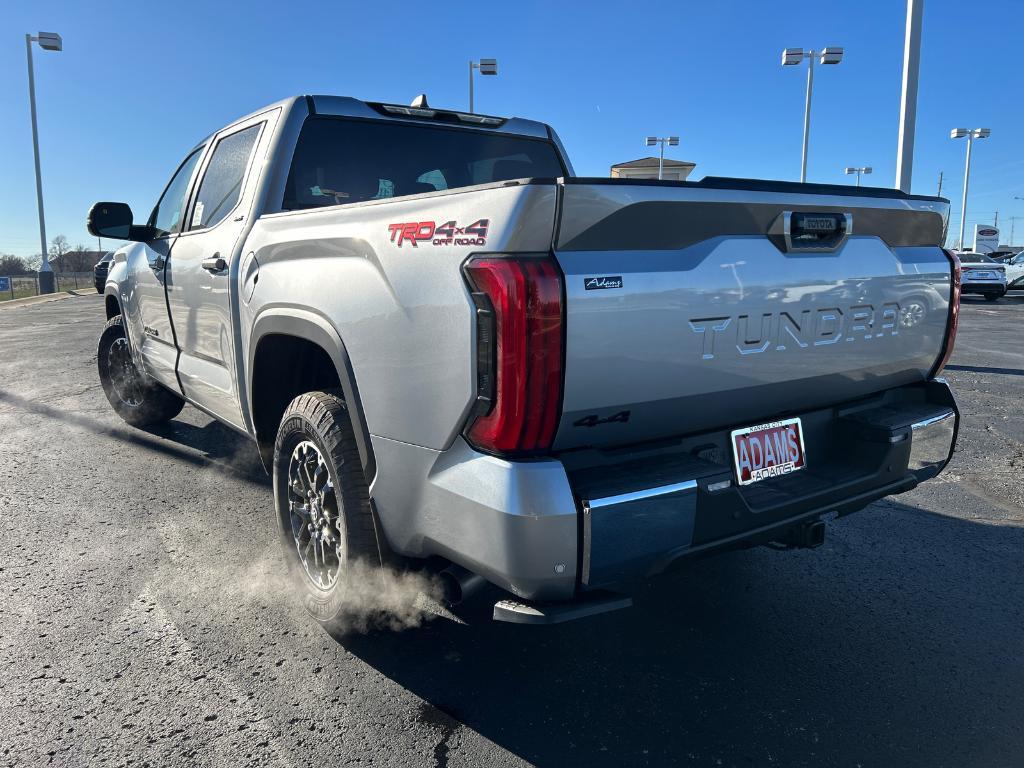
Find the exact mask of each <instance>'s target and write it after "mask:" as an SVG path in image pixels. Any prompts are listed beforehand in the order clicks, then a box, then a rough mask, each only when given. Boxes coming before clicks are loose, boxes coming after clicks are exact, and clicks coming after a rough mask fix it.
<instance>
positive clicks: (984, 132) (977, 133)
mask: <svg viewBox="0 0 1024 768" xmlns="http://www.w3.org/2000/svg"><path fill="white" fill-rule="evenodd" d="M991 135H992V131H991V130H990V129H988V128H954V129H953V130H951V131H950V132H949V138H951V139H962V138H963V137H964V136H966V137H967V162H966V164H965V165H964V199H963V202H962V203H961V205H960V243H959V245H958V246H957V250H958V251H962V250H963V249H964V226H965V225H966V224H967V187H968V185H969V183H970V181H971V147H972V146H974V140H975V139H987V138H988V137H989V136H991Z"/></svg>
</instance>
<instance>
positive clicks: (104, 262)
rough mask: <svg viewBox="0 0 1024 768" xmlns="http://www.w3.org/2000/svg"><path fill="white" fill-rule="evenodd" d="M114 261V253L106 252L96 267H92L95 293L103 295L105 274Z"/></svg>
mask: <svg viewBox="0 0 1024 768" xmlns="http://www.w3.org/2000/svg"><path fill="white" fill-rule="evenodd" d="M113 261H114V252H113V251H107V252H106V253H104V254H103V256H101V257H100V260H99V261H97V262H96V266H95V267H93V270H92V271H93V280H94V281H95V283H96V293H103V288H104V286H105V285H106V284H107V273H108V271H109V270H110V264H111V262H113Z"/></svg>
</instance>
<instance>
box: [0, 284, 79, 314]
mask: <svg viewBox="0 0 1024 768" xmlns="http://www.w3.org/2000/svg"><path fill="white" fill-rule="evenodd" d="M90 293H96V289H95V288H94V289H92V290H91V291H90V290H88V289H85V288H80V289H78V290H76V291H60V292H59V293H48V294H44V295H42V296H26V297H25V298H24V299H8V300H7V301H0V310H4V309H12V308H14V307H29V306H32V305H33V304H48V303H49V302H51V301H60V300H61V299H70V298H72V297H75V296H88V295H89V294H90ZM97 295H99V294H97Z"/></svg>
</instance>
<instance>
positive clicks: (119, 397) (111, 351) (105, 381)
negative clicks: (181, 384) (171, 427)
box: [96, 315, 185, 427]
mask: <svg viewBox="0 0 1024 768" xmlns="http://www.w3.org/2000/svg"><path fill="white" fill-rule="evenodd" d="M96 365H97V367H98V368H99V375H100V384H101V385H102V387H103V393H104V394H105V395H106V396H107V401H108V402H109V403H110V405H111V407H112V408H113V409H114V410H115V411H116V412H117V415H118V416H120V417H121V418H122V419H124V420H125V421H126V422H128V423H129V424H131V425H132V426H133V427H150V426H153V425H155V424H162V423H163V422H165V421H170V420H171V419H173V418H174V417H175V416H177V415H178V414H179V413H181V409H182V408H184V407H185V401H184V400H182V399H181V398H180V397H178V396H177V395H176V394H174V393H173V392H171V391H170V390H167V389H164V388H163V387H161V386H160V385H158V384H154V383H153V382H151V381H148V380H147V378H146V377H145V375H144V374H142V373H141V372H140V371H139V370H138V369H137V368H136V367H135V362H134V361H133V359H132V352H131V348H130V347H129V346H128V337H127V336H126V335H125V331H124V321H123V320H122V318H121V315H117V316H116V317H112V318H111V319H110V320H109V321H107V324H106V326H105V327H104V328H103V333H101V334H100V341H99V345H98V347H97V349H96Z"/></svg>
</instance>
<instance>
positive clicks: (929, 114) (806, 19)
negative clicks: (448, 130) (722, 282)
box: [0, 0, 1024, 255]
mask: <svg viewBox="0 0 1024 768" xmlns="http://www.w3.org/2000/svg"><path fill="white" fill-rule="evenodd" d="M904 14H905V4H904V2H902V0H843V1H838V0H837V1H834V2H830V1H829V0H773V1H772V2H768V1H767V0H745V1H743V2H740V1H739V0H736V1H733V2H729V1H728V0H717V1H716V2H681V1H680V0H674V2H658V1H656V0H647V2H635V1H634V2H622V3H612V2H598V1H597V0H591V2H580V3H577V2H552V1H551V0H548V1H547V2H529V1H527V0H516V1H515V2H510V3H498V2H489V3H488V2H479V1H478V2H465V3H461V2H460V3H444V2H434V3H422V2H402V3H399V2H374V3H368V2H359V3H355V2H345V1H343V0H333V1H332V2H327V3H325V2H316V3H306V2H301V1H300V0H290V1H289V2H280V1H277V2H267V1H265V0H254V2H248V3H245V4H241V3H237V4H236V3H232V2H218V3H210V2H195V1H194V0H181V1H180V2H176V3H166V2H153V3H150V2H137V0H132V1H129V2H104V0H96V2H88V3H86V2H77V1H75V2H72V1H70V0H67V1H66V2H50V1H48V0H35V1H34V2H33V3H13V4H11V3H8V4H5V8H4V9H3V10H2V11H0V20H2V23H0V30H2V33H0V71H2V72H3V73H4V77H3V78H2V80H0V114H2V115H3V120H0V179H2V181H0V252H13V253H17V254H19V255H29V254H32V253H36V252H38V250H39V248H38V230H37V224H36V209H35V186H34V178H33V170H32V138H31V131H30V127H29V110H28V93H27V76H26V71H25V69H26V67H25V44H24V37H23V36H24V33H25V32H35V31H38V30H40V29H42V30H47V31H49V30H53V31H57V32H60V33H61V34H62V35H63V36H64V45H65V50H64V51H63V52H62V53H51V52H46V51H41V50H38V49H37V50H36V51H35V62H36V88H37V95H38V108H39V123H40V141H41V147H42V163H43V184H44V192H45V199H46V212H47V235H48V236H49V237H50V238H52V237H53V236H54V235H57V234H64V235H66V236H67V238H68V239H69V240H70V241H71V243H72V245H74V244H75V243H79V242H81V243H84V244H86V245H87V246H94V245H95V239H92V238H90V237H89V235H88V234H87V233H86V231H85V227H84V221H85V216H86V213H87V211H88V208H89V206H90V204H91V203H92V202H94V201H96V200H104V199H105V200H124V201H126V202H128V203H130V204H131V205H132V207H133V209H134V210H135V212H136V216H137V217H138V218H144V217H145V215H147V214H148V211H149V209H150V208H151V207H152V205H153V203H154V201H155V199H156V196H157V194H158V193H159V191H160V189H161V187H162V186H163V184H164V183H165V182H166V180H167V177H168V176H169V175H170V173H171V171H172V170H173V168H174V166H175V165H176V164H177V163H178V161H179V160H180V159H181V158H182V157H183V155H184V153H185V151H186V150H187V149H188V148H189V147H190V146H192V145H193V144H194V143H195V142H196V141H197V140H198V139H200V138H201V137H202V136H204V135H206V134H207V133H209V132H210V131H212V130H214V129H216V128H218V127H219V126H221V125H223V124H225V123H227V122H229V121H230V120H232V119H233V118H235V117H237V116H240V115H242V114H244V113H246V112H249V111H251V110H253V109H255V108H257V107H259V106H262V105H263V104H266V103H269V102H271V101H274V100H276V99H279V98H282V97H284V96H288V95H293V94H300V93H336V94H346V95H352V96H356V97H359V98H365V99H371V100H384V101H393V102H401V103H408V102H409V101H410V100H411V99H412V97H413V96H415V95H416V94H417V93H419V92H421V91H425V92H426V93H427V94H428V95H429V97H430V102H431V104H434V105H435V106H443V107H458V108H465V107H466V102H467V93H466V91H467V84H466V81H467V71H466V70H467V61H468V60H469V59H470V58H479V57H492V56H493V57H496V58H497V59H498V60H499V66H500V74H499V76H498V77H496V78H478V80H477V85H478V88H477V103H476V106H477V110H478V111H480V112H485V113H491V114H497V115H520V116H523V117H531V118H536V119H539V120H544V121H547V122H550V123H551V124H552V125H554V126H555V128H556V129H557V130H558V132H559V133H560V135H561V137H562V140H563V141H564V143H565V145H566V147H567V149H568V151H569V154H570V156H571V157H572V159H573V162H574V164H575V166H576V171H577V173H579V174H583V175H598V176H604V175H607V173H608V166H609V165H610V164H612V163H615V162H620V161H624V160H632V159H635V158H637V157H642V156H645V155H647V154H649V151H648V150H647V149H646V148H645V147H644V146H643V137H644V136H645V135H647V134H652V133H657V134H659V135H667V134H678V135H679V136H681V137H682V142H681V146H680V147H679V148H678V149H677V150H676V151H674V152H673V153H672V156H675V157H678V158H680V159H686V160H692V161H694V162H696V163H697V170H696V172H695V174H694V176H693V178H699V177H700V176H704V175H717V176H747V177H761V178H776V179H796V178H798V176H799V164H800V140H801V130H802V120H803V101H804V82H805V81H804V71H803V69H798V68H795V67H787V68H783V67H782V66H780V64H779V57H780V52H781V49H782V48H783V47H785V46H800V47H804V48H810V47H819V46H825V45H842V46H844V47H845V48H846V59H845V61H844V62H843V63H842V64H840V65H839V66H837V67H826V68H819V69H818V71H817V73H816V78H815V85H816V88H815V100H814V110H813V122H812V134H811V153H810V163H809V173H808V178H809V180H810V181H820V182H832V183H845V182H848V181H850V180H851V179H852V177H846V176H844V175H843V174H842V169H843V167H844V166H847V165H871V166H873V167H874V168H875V174H874V175H873V176H871V177H869V181H870V183H874V184H877V185H880V186H891V185H892V183H893V179H894V177H895V157H896V135H897V126H898V121H899V99H900V78H901V65H902V53H903V35H904ZM1022 32H1024V2H1021V0H991V1H990V2H983V1H981V0H978V1H976V2H974V3H970V4H967V3H964V2H963V0H955V1H954V0H926V2H925V18H924V38H923V39H924V46H923V53H922V64H921V92H920V98H919V111H918V133H917V152H916V159H915V165H914V191H915V192H920V193H927V194H935V191H936V183H937V178H938V175H939V171H940V170H942V171H945V173H946V179H947V183H946V185H945V186H944V188H943V193H944V194H945V195H948V196H949V198H950V199H951V200H952V205H953V209H954V219H953V220H954V222H958V221H959V208H960V197H961V184H962V179H963V160H964V149H965V147H964V141H963V140H960V141H953V140H951V139H949V138H948V136H949V129H950V128H952V127H954V126H968V127H990V128H992V132H993V137H992V138H991V139H988V140H987V141H985V142H980V143H978V144H977V145H976V147H975V149H976V151H975V153H974V163H973V173H972V177H971V196H970V205H969V208H968V220H969V229H970V223H971V222H974V221H990V220H991V218H992V216H993V212H994V211H996V210H998V211H999V212H1000V219H1001V222H1005V226H1004V227H1003V230H1004V232H1006V233H1008V232H1009V222H1008V220H1007V217H1009V216H1012V215H1018V216H1022V217H1024V201H1015V200H1013V196H1014V195H1020V196H1022V197H1024V130H1022V128H1024V120H1022V117H1024V99H1021V97H1020V84H1021V71H1022V63H1021V62H1022V57H1024V51H1022V48H1021V46H1020V45H1019V41H1020V40H1021V39H1022V38H1021V33H1022ZM1018 225H1019V226H1018V227H1017V240H1018V241H1022V240H1024V218H1022V219H1021V221H1019V222H1018ZM956 228H957V227H956V224H953V225H952V226H951V229H954V230H955V229H956ZM1004 240H1005V237H1004Z"/></svg>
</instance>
